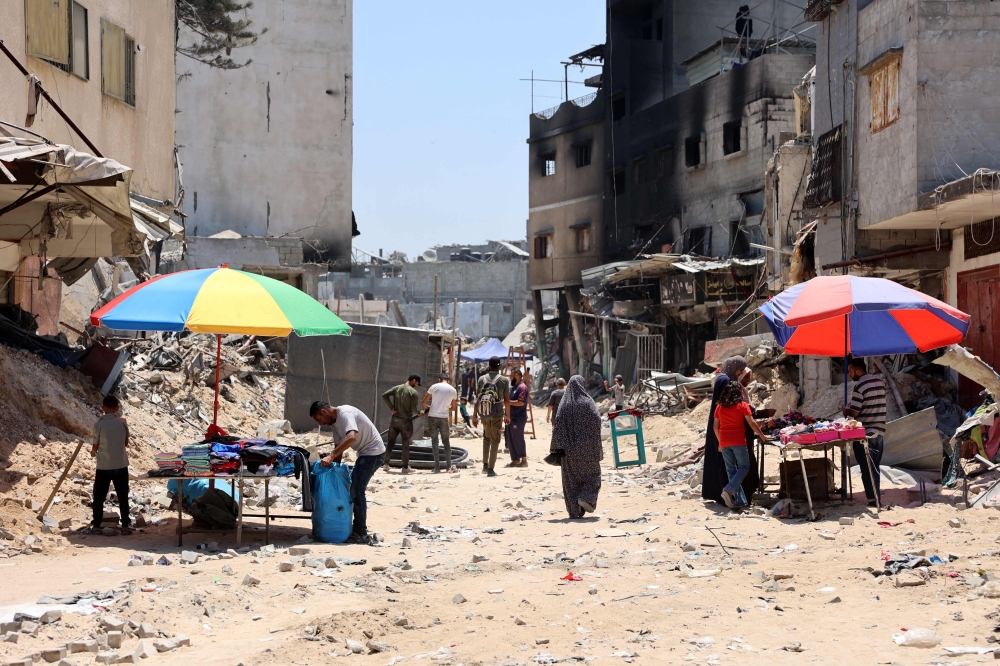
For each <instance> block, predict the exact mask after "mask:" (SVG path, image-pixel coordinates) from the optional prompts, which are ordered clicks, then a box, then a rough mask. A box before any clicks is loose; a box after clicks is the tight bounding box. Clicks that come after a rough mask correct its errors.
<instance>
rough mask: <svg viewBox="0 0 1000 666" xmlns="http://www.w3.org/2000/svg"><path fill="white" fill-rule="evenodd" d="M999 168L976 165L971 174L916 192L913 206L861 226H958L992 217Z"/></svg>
mask: <svg viewBox="0 0 1000 666" xmlns="http://www.w3.org/2000/svg"><path fill="white" fill-rule="evenodd" d="M997 176H1000V172H998V171H993V170H991V169H979V170H977V171H976V172H975V173H973V174H972V175H971V176H964V177H963V178H959V179H958V180H953V181H951V182H948V183H945V184H943V185H941V186H939V187H936V188H935V189H933V190H931V191H929V192H924V193H923V194H918V195H917V196H916V197H915V198H914V199H911V201H912V203H913V210H910V211H909V212H906V213H903V214H902V215H897V216H896V217H892V218H889V219H888V220H882V221H881V222H877V223H875V224H870V225H867V226H865V227H864V228H865V229H958V228H959V227H965V226H968V225H970V224H976V223H977V222H984V221H988V220H991V219H993V218H994V217H996V214H995V213H994V203H995V202H994V199H995V195H996V190H998V189H1000V178H998V177H997Z"/></svg>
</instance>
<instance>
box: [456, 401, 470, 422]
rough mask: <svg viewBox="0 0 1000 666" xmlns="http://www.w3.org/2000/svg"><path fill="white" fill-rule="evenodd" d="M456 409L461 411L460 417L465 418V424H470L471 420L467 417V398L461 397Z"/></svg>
mask: <svg viewBox="0 0 1000 666" xmlns="http://www.w3.org/2000/svg"><path fill="white" fill-rule="evenodd" d="M458 410H459V411H460V412H461V413H462V418H463V419H464V420H465V425H467V426H470V427H471V426H472V420H471V419H470V418H469V400H468V398H462V404H460V405H459V406H458Z"/></svg>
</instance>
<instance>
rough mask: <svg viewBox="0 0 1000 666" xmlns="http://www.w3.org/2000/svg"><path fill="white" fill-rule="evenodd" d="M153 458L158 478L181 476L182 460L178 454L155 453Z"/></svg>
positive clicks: (171, 452) (182, 469)
mask: <svg viewBox="0 0 1000 666" xmlns="http://www.w3.org/2000/svg"><path fill="white" fill-rule="evenodd" d="M155 458H156V471H157V473H158V476H181V475H182V474H183V473H184V459H183V458H181V455H180V454H179V453H175V452H173V451H157V452H156V456H155Z"/></svg>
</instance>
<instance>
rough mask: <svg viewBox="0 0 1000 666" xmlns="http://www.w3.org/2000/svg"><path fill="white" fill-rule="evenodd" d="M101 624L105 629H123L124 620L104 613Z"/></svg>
mask: <svg viewBox="0 0 1000 666" xmlns="http://www.w3.org/2000/svg"><path fill="white" fill-rule="evenodd" d="M101 626H102V627H103V628H104V630H105V631H123V630H124V629H125V620H123V619H121V618H120V617H116V616H114V615H105V616H104V617H102V618H101Z"/></svg>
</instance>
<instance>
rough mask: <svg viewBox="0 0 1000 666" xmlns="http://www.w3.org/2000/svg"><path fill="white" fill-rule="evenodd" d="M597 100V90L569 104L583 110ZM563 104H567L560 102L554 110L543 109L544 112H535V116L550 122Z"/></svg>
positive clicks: (572, 100)
mask: <svg viewBox="0 0 1000 666" xmlns="http://www.w3.org/2000/svg"><path fill="white" fill-rule="evenodd" d="M595 99H597V91H596V90H595V91H594V92H592V93H588V94H586V95H584V96H583V97H577V98H576V99H571V100H570V101H569V103H570V104H572V105H574V106H578V107H581V108H582V107H585V106H590V105H591V104H593V102H594V100H595ZM563 104H565V102H560V103H559V104H557V105H556V106H553V107H552V108H549V109H543V110H542V111H535V115H536V116H538V117H539V118H541V119H543V120H548V119H549V118H551V117H552V116H554V115H556V112H557V111H558V110H559V107H561V106H562V105H563Z"/></svg>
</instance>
